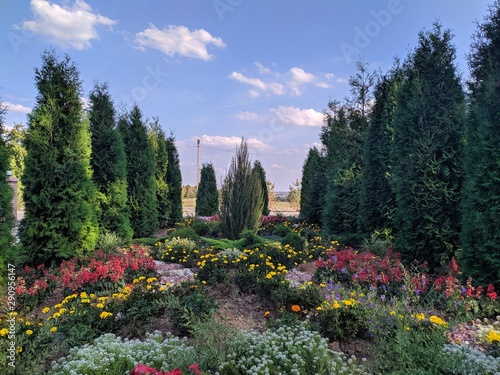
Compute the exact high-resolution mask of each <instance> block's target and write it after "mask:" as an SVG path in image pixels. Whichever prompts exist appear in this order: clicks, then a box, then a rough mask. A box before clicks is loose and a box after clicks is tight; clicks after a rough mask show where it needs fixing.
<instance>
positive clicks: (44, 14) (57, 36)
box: [20, 0, 116, 50]
mask: <svg viewBox="0 0 500 375" xmlns="http://www.w3.org/2000/svg"><path fill="white" fill-rule="evenodd" d="M31 10H32V11H33V14H34V19H33V20H30V21H25V22H23V23H22V24H21V25H20V28H22V29H24V30H26V31H29V32H32V33H35V34H38V35H40V36H42V37H46V38H47V39H48V40H49V41H50V42H52V43H55V44H57V45H59V46H61V47H69V48H75V49H78V50H82V49H86V48H90V47H91V46H92V45H91V43H90V42H91V40H93V39H99V34H98V33H97V30H96V26H98V25H104V26H112V25H114V24H116V21H114V20H112V19H110V18H108V17H105V16H102V15H100V14H98V13H95V12H93V11H92V8H91V7H90V5H88V4H87V3H86V2H85V1H83V0H76V1H75V3H74V4H73V6H65V5H58V4H51V3H49V1H46V0H31Z"/></svg>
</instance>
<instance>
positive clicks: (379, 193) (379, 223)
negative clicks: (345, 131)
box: [358, 66, 401, 236]
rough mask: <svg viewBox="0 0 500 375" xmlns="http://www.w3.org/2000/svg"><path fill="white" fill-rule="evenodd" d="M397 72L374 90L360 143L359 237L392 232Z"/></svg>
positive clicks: (393, 71)
mask: <svg viewBox="0 0 500 375" xmlns="http://www.w3.org/2000/svg"><path fill="white" fill-rule="evenodd" d="M400 81H401V69H400V68H399V67H398V66H396V67H395V68H393V69H392V70H391V71H390V72H389V73H388V74H387V75H385V76H383V77H381V79H380V80H379V81H378V83H377V85H376V87H375V94H374V95H375V104H374V106H373V109H372V112H371V116H370V126H369V128H368V131H367V137H366V140H365V143H364V157H363V178H362V186H361V197H360V210H359V217H358V226H359V232H360V234H362V235H363V236H368V235H371V234H372V233H373V232H374V231H376V230H379V231H380V230H383V229H386V228H388V229H389V228H392V225H393V223H392V217H393V214H394V209H395V204H396V202H395V195H394V189H393V186H392V181H391V160H390V150H391V143H392V138H393V134H394V129H393V126H394V114H395V111H396V108H397V90H398V87H399V84H400Z"/></svg>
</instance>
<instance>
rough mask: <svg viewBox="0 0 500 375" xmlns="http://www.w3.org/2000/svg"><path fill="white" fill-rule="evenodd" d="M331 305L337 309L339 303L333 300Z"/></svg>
mask: <svg viewBox="0 0 500 375" xmlns="http://www.w3.org/2000/svg"><path fill="white" fill-rule="evenodd" d="M332 307H333V308H334V309H339V308H340V303H338V302H337V301H335V302H334V303H333V305H332Z"/></svg>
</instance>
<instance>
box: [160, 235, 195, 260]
mask: <svg viewBox="0 0 500 375" xmlns="http://www.w3.org/2000/svg"><path fill="white" fill-rule="evenodd" d="M155 251H156V252H157V253H158V254H159V257H160V258H161V259H162V260H164V261H166V262H172V263H181V264H187V265H192V264H193V262H194V260H195V259H196V256H197V254H198V250H197V249H196V242H195V241H193V240H191V239H189V238H181V237H171V238H170V239H169V240H166V241H165V242H163V243H158V244H157V246H155Z"/></svg>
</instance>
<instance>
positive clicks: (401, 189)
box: [392, 23, 465, 269]
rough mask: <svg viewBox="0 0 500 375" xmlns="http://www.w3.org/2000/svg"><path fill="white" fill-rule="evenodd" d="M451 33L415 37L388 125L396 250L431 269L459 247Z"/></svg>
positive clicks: (456, 86) (460, 111) (459, 110)
mask: <svg viewBox="0 0 500 375" xmlns="http://www.w3.org/2000/svg"><path fill="white" fill-rule="evenodd" d="M451 40H452V34H451V32H450V30H445V31H443V30H442V28H441V25H439V24H437V23H435V24H434V26H433V28H432V30H430V31H426V32H423V31H422V32H420V33H419V40H418V46H417V48H416V49H415V51H414V52H412V53H411V54H410V56H409V58H408V60H407V62H406V64H405V68H404V76H405V77H404V81H403V83H402V85H401V88H400V90H399V94H398V107H397V109H396V115H395V120H394V143H393V150H392V152H393V154H392V158H393V160H394V183H395V184H394V186H395V193H396V211H395V227H396V228H397V233H396V242H395V246H396V249H397V250H398V251H399V252H401V253H402V256H403V259H404V260H405V261H407V262H410V261H412V260H413V259H418V260H419V261H427V262H428V263H429V266H430V268H431V269H434V268H436V267H437V266H439V265H441V264H443V263H445V262H446V261H448V260H449V259H450V258H451V257H452V256H454V255H455V252H456V250H457V247H458V237H459V232H460V212H459V198H460V190H461V187H462V177H463V173H462V168H461V164H460V153H461V141H462V137H463V125H464V116H465V99H464V93H463V91H462V87H461V85H460V79H459V77H458V75H457V72H456V67H455V65H454V59H455V48H454V46H453V45H452V42H451Z"/></svg>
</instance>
